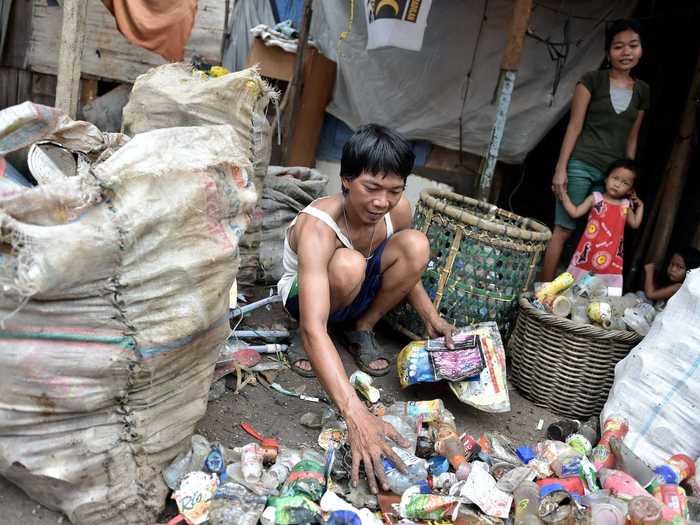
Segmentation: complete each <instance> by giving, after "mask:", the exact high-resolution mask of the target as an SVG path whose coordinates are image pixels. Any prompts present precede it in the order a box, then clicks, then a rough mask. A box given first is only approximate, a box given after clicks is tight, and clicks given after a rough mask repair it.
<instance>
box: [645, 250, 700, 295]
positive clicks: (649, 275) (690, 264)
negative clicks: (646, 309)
mask: <svg viewBox="0 0 700 525" xmlns="http://www.w3.org/2000/svg"><path fill="white" fill-rule="evenodd" d="M695 268H700V251H698V250H696V249H695V248H692V247H688V248H685V249H683V250H678V251H676V252H673V255H671V258H670V259H669V261H668V266H667V267H666V279H665V282H663V281H662V282H661V283H660V286H659V285H658V284H657V283H658V281H657V280H656V278H655V277H654V270H655V265H654V263H649V264H645V265H644V295H646V296H647V298H648V299H651V300H652V301H665V300H666V299H670V298H671V296H672V295H673V294H675V293H676V292H677V291H678V290H679V288H680V287H681V286H682V285H683V281H684V280H685V276H686V275H687V274H688V272H689V271H690V270H693V269H695Z"/></svg>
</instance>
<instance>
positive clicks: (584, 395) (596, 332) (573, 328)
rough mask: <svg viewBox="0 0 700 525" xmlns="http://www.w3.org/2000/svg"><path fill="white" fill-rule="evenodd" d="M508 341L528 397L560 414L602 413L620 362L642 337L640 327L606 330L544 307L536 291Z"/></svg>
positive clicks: (514, 371) (523, 304)
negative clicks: (534, 301)
mask: <svg viewBox="0 0 700 525" xmlns="http://www.w3.org/2000/svg"><path fill="white" fill-rule="evenodd" d="M519 303H520V313H519V315H518V320H517V322H516V323H515V329H514V330H513V334H512V335H511V337H510V340H509V342H508V350H509V353H510V358H511V366H510V370H509V378H510V381H511V383H512V384H513V385H514V386H515V387H516V388H517V389H518V391H519V392H520V393H521V394H522V395H523V397H525V398H527V399H529V400H530V401H532V402H533V403H535V404H536V405H537V406H541V407H544V408H548V409H549V410H551V411H552V412H555V413H556V414H559V415H562V416H566V417H573V418H587V417H589V416H592V415H594V414H598V413H600V411H601V409H602V408H603V405H604V404H605V401H606V400H607V398H608V393H609V391H610V388H611V387H612V384H613V380H614V378H615V365H616V364H617V363H618V362H619V361H620V360H621V359H622V358H624V357H625V356H626V355H627V354H628V353H629V351H630V350H631V349H632V348H633V347H635V346H636V345H637V344H638V343H639V342H640V341H641V340H642V338H641V336H639V335H638V334H637V333H636V332H628V331H621V330H604V329H603V328H598V327H596V326H591V325H587V324H581V323H575V322H573V321H570V320H569V319H565V318H562V317H557V316H555V315H553V314H550V313H547V312H543V311H541V310H538V309H537V308H535V307H534V306H532V303H531V302H530V295H529V294H525V295H523V296H522V297H521V298H520V301H519Z"/></svg>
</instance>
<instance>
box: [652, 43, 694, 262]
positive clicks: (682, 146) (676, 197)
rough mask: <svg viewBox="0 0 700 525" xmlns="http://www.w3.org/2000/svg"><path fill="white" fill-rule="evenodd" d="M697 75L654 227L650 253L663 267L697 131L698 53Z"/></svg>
mask: <svg viewBox="0 0 700 525" xmlns="http://www.w3.org/2000/svg"><path fill="white" fill-rule="evenodd" d="M694 71H695V72H694V73H693V80H692V81H691V83H690V89H689V90H688V98H687V99H686V101H685V109H684V111H683V117H682V118H681V124H680V127H679V129H678V135H677V136H676V141H675V142H674V144H673V148H672V149H671V155H670V156H669V159H668V163H667V164H666V169H665V170H664V182H663V183H662V187H663V190H664V191H663V196H662V200H661V203H660V209H659V220H658V221H657V222H656V226H655V227H654V235H653V236H652V239H651V246H650V249H649V261H650V262H654V263H656V264H659V263H661V262H662V261H663V260H664V258H665V257H666V250H667V249H668V244H669V242H670V240H671V234H672V233H673V226H674V224H675V222H676V214H677V212H678V205H679V203H680V200H681V197H682V195H683V188H684V186H685V179H686V178H687V175H688V167H689V163H690V153H691V148H692V140H693V130H694V129H695V120H696V114H697V111H698V96H699V95H700V52H698V57H697V61H696V62H695V70H694Z"/></svg>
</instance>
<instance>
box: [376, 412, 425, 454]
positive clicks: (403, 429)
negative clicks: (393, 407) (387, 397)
mask: <svg viewBox="0 0 700 525" xmlns="http://www.w3.org/2000/svg"><path fill="white" fill-rule="evenodd" d="M382 420H383V421H385V422H386V423H389V424H390V425H391V426H393V427H394V429H395V430H396V432H398V433H399V435H400V436H401V437H403V438H404V439H405V440H406V441H408V447H406V448H405V450H407V451H409V452H410V453H411V454H413V453H415V451H416V445H417V443H418V432H417V426H418V425H417V423H416V420H415V418H414V417H412V416H409V415H405V416H396V415H393V414H387V415H385V416H383V417H382ZM392 444H393V442H392Z"/></svg>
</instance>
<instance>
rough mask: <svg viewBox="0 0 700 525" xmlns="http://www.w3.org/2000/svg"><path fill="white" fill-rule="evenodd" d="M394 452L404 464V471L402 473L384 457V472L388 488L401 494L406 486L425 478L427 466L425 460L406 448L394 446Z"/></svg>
mask: <svg viewBox="0 0 700 525" xmlns="http://www.w3.org/2000/svg"><path fill="white" fill-rule="evenodd" d="M394 452H396V454H397V455H398V456H399V458H400V459H401V461H403V463H404V465H406V473H405V474H404V473H403V472H401V471H400V470H399V469H398V468H396V465H394V463H393V462H392V461H391V460H389V459H386V458H384V460H383V461H384V474H385V476H386V479H387V482H388V483H389V489H390V490H391V491H392V492H393V493H394V494H398V495H402V494H403V493H404V491H405V490H406V489H407V488H409V487H411V486H413V485H415V484H416V483H417V482H418V481H420V480H424V479H427V477H428V468H427V466H426V462H425V460H422V459H420V458H417V457H416V456H414V455H413V454H411V453H410V452H407V451H406V450H403V449H400V448H398V447H394Z"/></svg>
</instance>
